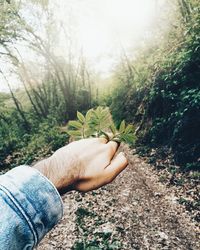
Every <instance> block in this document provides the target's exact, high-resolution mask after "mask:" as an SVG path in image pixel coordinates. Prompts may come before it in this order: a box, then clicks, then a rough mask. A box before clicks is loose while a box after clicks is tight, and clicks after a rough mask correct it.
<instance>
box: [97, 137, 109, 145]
mask: <svg viewBox="0 0 200 250" xmlns="http://www.w3.org/2000/svg"><path fill="white" fill-rule="evenodd" d="M97 139H98V141H99V142H100V143H103V144H106V143H107V142H108V139H107V138H105V137H100V138H97Z"/></svg>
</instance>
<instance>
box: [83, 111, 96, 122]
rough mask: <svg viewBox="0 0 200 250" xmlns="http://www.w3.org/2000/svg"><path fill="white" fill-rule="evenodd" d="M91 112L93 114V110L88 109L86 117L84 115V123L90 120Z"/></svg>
mask: <svg viewBox="0 0 200 250" xmlns="http://www.w3.org/2000/svg"><path fill="white" fill-rule="evenodd" d="M93 112H94V110H93V109H89V110H88V112H87V113H86V115H85V120H86V122H89V121H90V120H91V118H92V115H93Z"/></svg>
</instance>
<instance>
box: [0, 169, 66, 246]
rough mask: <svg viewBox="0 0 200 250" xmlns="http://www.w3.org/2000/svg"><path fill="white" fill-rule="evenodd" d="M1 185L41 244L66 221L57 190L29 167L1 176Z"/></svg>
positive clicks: (36, 242) (13, 170) (36, 241)
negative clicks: (51, 231)
mask: <svg viewBox="0 0 200 250" xmlns="http://www.w3.org/2000/svg"><path fill="white" fill-rule="evenodd" d="M0 185H1V187H0V188H1V189H2V190H4V192H6V194H7V195H8V196H9V197H10V200H11V201H12V202H13V203H14V205H15V206H16V207H17V209H18V211H19V213H21V215H22V216H23V218H24V221H26V223H27V225H28V227H29V228H30V231H31V232H32V234H33V238H34V241H35V244H34V245H37V244H38V242H39V241H40V240H41V239H42V238H43V237H44V235H45V234H46V233H47V232H48V231H49V230H50V229H52V228H53V227H54V226H55V225H56V224H57V223H58V221H59V220H60V219H61V218H62V215H63V203H62V200H61V197H60V195H59V193H58V191H57V189H56V188H55V187H54V185H53V184H52V183H51V182H50V181H49V180H48V179H47V178H46V177H45V176H44V175H42V174H41V173H40V172H39V171H38V170H36V169H34V168H32V167H29V166H19V167H16V168H14V169H12V170H10V171H9V172H7V173H6V174H4V175H3V176H0Z"/></svg>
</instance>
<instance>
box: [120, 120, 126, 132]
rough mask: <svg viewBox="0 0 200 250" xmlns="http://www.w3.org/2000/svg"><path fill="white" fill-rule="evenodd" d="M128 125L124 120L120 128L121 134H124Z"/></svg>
mask: <svg viewBox="0 0 200 250" xmlns="http://www.w3.org/2000/svg"><path fill="white" fill-rule="evenodd" d="M125 127H126V124H125V121H124V120H123V121H122V122H121V124H120V126H119V133H123V132H124V130H125Z"/></svg>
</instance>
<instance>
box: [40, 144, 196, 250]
mask: <svg viewBox="0 0 200 250" xmlns="http://www.w3.org/2000/svg"><path fill="white" fill-rule="evenodd" d="M120 150H123V151H124V152H125V153H126V154H127V157H128V159H129V166H128V167H127V169H126V170H125V171H124V172H123V173H121V174H120V175H119V176H118V177H117V178H116V179H115V181H113V182H112V183H111V184H109V185H107V186H105V187H103V188H101V189H99V190H96V191H92V192H89V193H86V194H81V193H78V192H70V193H67V194H65V195H64V196H63V203H64V216H63V218H62V220H61V221H60V223H59V224H58V225H57V226H56V227H55V228H54V229H53V230H51V231H50V232H49V233H48V234H47V235H46V237H45V238H44V239H43V240H42V241H41V243H40V244H39V246H38V247H37V250H53V249H63V250H68V249H75V250H78V249H88V250H97V249H105V250H107V249H108V250H109V249H120V250H121V249H125V250H131V249H152V250H153V249H156V250H157V249H158V250H160V249H166V250H168V249H172V250H173V249H176V250H179V249H180V250H182V249H185V250H190V249H194V250H197V249H198V250H199V249H200V228H199V225H198V223H197V222H196V221H193V220H192V219H191V216H190V213H189V212H188V211H187V210H186V209H185V207H184V206H182V205H180V204H179V202H178V198H179V197H178V196H177V195H178V194H177V190H176V189H174V188H173V187H167V186H166V185H164V184H163V183H161V182H160V181H159V175H157V174H156V171H154V170H153V168H152V167H151V165H150V164H147V163H146V162H145V161H144V160H143V159H142V158H140V157H139V156H138V155H136V154H133V152H132V151H131V150H130V149H129V148H128V147H127V146H126V145H124V146H123V147H121V148H120Z"/></svg>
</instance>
